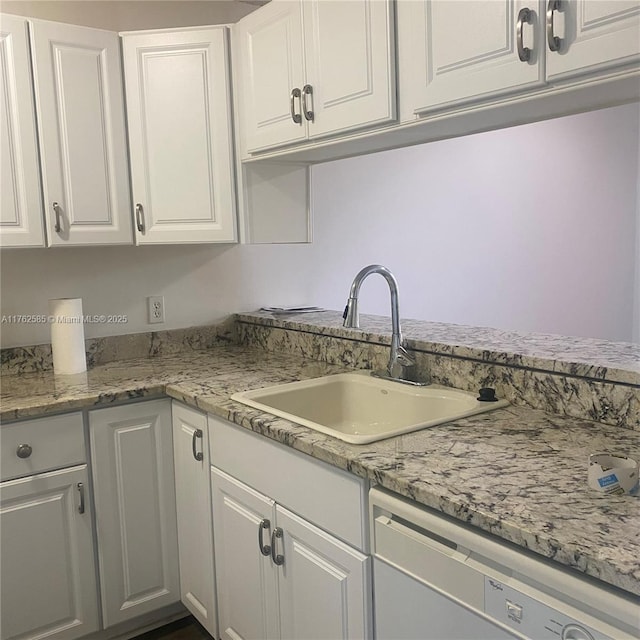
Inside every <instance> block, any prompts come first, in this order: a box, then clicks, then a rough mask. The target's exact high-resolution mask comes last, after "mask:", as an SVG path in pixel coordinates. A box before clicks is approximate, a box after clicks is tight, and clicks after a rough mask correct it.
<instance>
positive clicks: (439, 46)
mask: <svg viewBox="0 0 640 640" xmlns="http://www.w3.org/2000/svg"><path fill="white" fill-rule="evenodd" d="M541 8H542V4H541V3H538V2H537V1H536V0H534V1H531V0H516V1H514V0H491V1H478V0H460V1H456V2H450V1H446V0H399V3H398V32H399V33H398V46H399V56H400V72H399V73H400V82H401V86H402V92H403V93H402V99H403V101H407V102H408V103H410V104H412V105H415V106H416V107H418V109H417V111H427V110H432V109H435V108H438V109H442V108H446V107H447V106H451V105H452V104H454V103H455V104H462V103H464V102H467V101H473V100H477V99H478V97H479V96H483V97H490V96H497V95H501V94H506V93H509V92H513V91H518V90H522V89H524V88H528V87H532V86H535V85H538V84H542V83H543V82H544V64H543V58H544V54H543V53H541V46H542V43H543V41H542V35H543V34H542V31H541V27H540V22H539V16H540V10H541ZM403 116H404V113H403Z"/></svg>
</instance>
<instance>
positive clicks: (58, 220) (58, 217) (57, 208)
mask: <svg viewBox="0 0 640 640" xmlns="http://www.w3.org/2000/svg"><path fill="white" fill-rule="evenodd" d="M51 206H52V208H53V213H54V215H55V217H56V220H55V224H54V225H53V228H54V229H55V232H56V233H62V223H61V220H62V212H61V211H60V205H59V204H58V203H57V202H54V203H53V204H52V205H51Z"/></svg>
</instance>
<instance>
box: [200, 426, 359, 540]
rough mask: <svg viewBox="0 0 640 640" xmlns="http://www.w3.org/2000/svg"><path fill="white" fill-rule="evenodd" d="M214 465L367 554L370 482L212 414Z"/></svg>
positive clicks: (210, 428)
mask: <svg viewBox="0 0 640 640" xmlns="http://www.w3.org/2000/svg"><path fill="white" fill-rule="evenodd" d="M209 447H210V458H211V464H212V465H214V466H216V467H218V468H219V469H222V470H223V471H226V472H227V473H228V474H229V475H231V476H233V477H235V478H237V479H238V480H240V481H241V482H244V483H245V484H248V485H249V486H250V487H252V488H254V489H256V490H257V491H260V492H261V493H264V494H265V495H268V496H269V497H271V498H272V499H273V500H275V501H276V502H277V503H278V504H281V505H283V506H285V507H288V508H289V509H290V510H291V511H294V512H295V513H297V514H298V515H300V516H302V517H303V518H306V519H307V520H309V521H310V522H312V523H314V524H315V525H317V526H319V527H320V528H322V529H325V530H326V531H330V532H331V533H332V534H333V535H335V536H337V537H338V538H340V539H342V540H344V541H345V542H348V543H349V544H351V545H353V546H354V547H356V548H358V549H360V550H362V551H365V552H367V550H368V540H367V535H366V523H367V517H366V516H367V514H366V497H367V496H366V484H367V483H366V482H365V481H364V480H362V479H361V478H357V477H356V476H353V475H351V474H350V473H347V472H346V471H342V470H341V469H336V468H334V467H331V466H329V465H327V464H326V463H324V462H321V461H320V460H315V459H314V458H311V457H310V456H308V455H305V454H303V453H300V452H298V451H294V450H293V449H289V448H288V447H286V446H284V445H281V444H279V443H277V442H273V441H271V440H269V439H267V438H265V437H263V436H260V435H256V434H254V433H252V432H251V431H247V430H246V429H244V428H242V427H238V426H236V425H234V424H232V423H230V422H226V421H223V420H220V419H218V418H215V417H213V416H209Z"/></svg>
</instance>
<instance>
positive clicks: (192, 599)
mask: <svg viewBox="0 0 640 640" xmlns="http://www.w3.org/2000/svg"><path fill="white" fill-rule="evenodd" d="M172 415H173V455H174V463H175V473H176V510H177V516H178V551H179V559H180V562H179V564H180V595H181V598H182V602H183V604H184V605H185V606H186V607H187V609H189V611H191V613H192V614H193V615H194V616H195V617H196V618H197V619H198V621H199V622H200V624H202V626H203V627H205V629H206V630H207V631H208V632H209V633H210V634H211V635H212V636H213V637H214V638H216V637H217V636H218V624H217V617H216V606H215V593H214V591H215V590H214V572H213V533H212V530H211V485H210V482H211V480H210V472H209V444H208V432H207V416H206V415H205V414H203V413H200V412H199V411H194V410H192V409H189V408H188V407H184V406H182V405H179V404H177V403H175V402H174V403H173V406H172ZM198 431H199V432H200V434H201V435H200V437H199V438H198V437H195V436H196V435H197V432H198ZM194 446H195V449H196V453H197V454H198V453H201V454H202V459H201V460H197V459H196V457H194V455H193V450H194Z"/></svg>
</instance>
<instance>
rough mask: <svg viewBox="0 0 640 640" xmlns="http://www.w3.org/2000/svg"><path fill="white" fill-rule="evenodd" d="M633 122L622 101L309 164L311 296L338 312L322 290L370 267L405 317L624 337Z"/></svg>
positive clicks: (628, 308) (383, 308)
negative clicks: (378, 266) (382, 276)
mask: <svg viewBox="0 0 640 640" xmlns="http://www.w3.org/2000/svg"><path fill="white" fill-rule="evenodd" d="M638 114H639V111H638V104H632V105H627V106H623V107H618V108H613V109H607V110H602V111H599V112H593V113H587V114H581V115H578V116H572V117H567V118H561V119H556V120H550V121H547V122H540V123H535V124H531V125H526V126H521V127H517V128H512V129H504V130H500V131H493V132H489V133H484V134H479V135H475V136H468V137H466V138H458V139H454V140H446V141H441V142H435V143H431V144H429V145H421V146H416V147H412V148H408V149H402V150H397V151H391V152H386V153H381V154H376V155H371V156H368V157H365V158H358V159H349V160H345V161H341V162H334V163H331V164H327V165H324V166H320V167H318V168H317V169H316V172H315V182H314V188H315V190H316V195H317V198H316V203H315V204H316V225H315V230H314V231H315V236H314V237H315V240H316V246H317V248H322V249H321V250H322V251H323V252H324V255H325V256H326V259H327V262H328V263H329V264H330V269H329V272H328V274H327V278H328V280H329V286H324V285H323V284H322V283H318V286H317V289H316V291H317V293H318V297H317V299H318V302H319V303H321V304H323V305H327V306H333V307H336V306H339V304H340V303H341V301H342V300H343V298H344V293H342V295H339V296H336V295H335V294H334V292H335V291H337V290H338V289H340V286H341V288H342V291H344V289H345V285H344V283H345V282H346V281H347V280H349V278H350V277H352V276H353V274H355V273H356V271H357V270H358V269H359V268H360V267H361V266H363V265H365V264H367V263H369V262H381V263H383V264H385V265H386V266H388V267H389V268H390V269H391V270H392V271H393V272H394V274H395V275H396V277H397V279H398V281H399V283H400V287H401V297H400V301H401V313H402V315H404V316H405V317H411V318H424V319H431V320H436V321H444V322H457V323H463V324H472V325H481V326H494V327H500V328H507V329H508V328H512V329H520V330H525V331H542V332H551V333H559V334H565V335H580V336H596V337H603V338H608V339H612V340H626V341H630V340H631V339H632V334H633V329H632V326H633V317H634V295H635V296H636V298H637V297H638V295H639V294H638V285H637V283H636V282H635V281H634V277H635V275H634V273H635V265H636V261H637V260H638V256H639V255H640V250H639V249H638V245H637V241H636V228H637V225H638V224H639V220H640V213H639V212H640V205H639V204H638V196H637V190H638V148H639V139H640V138H639V136H640V134H639V126H638V120H639V115H638ZM317 255H319V254H317ZM366 286H367V285H366V284H365V287H366ZM372 286H373V285H372ZM384 286H385V285H384V282H380V283H376V287H377V288H378V289H379V291H377V292H376V293H372V294H368V293H367V292H366V290H365V289H364V288H363V296H362V302H361V310H362V311H363V312H366V311H368V312H371V313H388V305H389V302H388V296H387V295H385V294H384V291H383V290H384ZM637 322H638V320H637V319H636V324H637Z"/></svg>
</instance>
